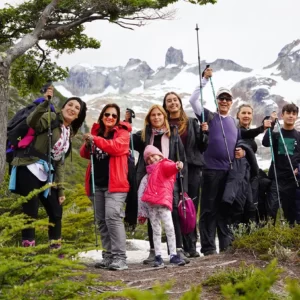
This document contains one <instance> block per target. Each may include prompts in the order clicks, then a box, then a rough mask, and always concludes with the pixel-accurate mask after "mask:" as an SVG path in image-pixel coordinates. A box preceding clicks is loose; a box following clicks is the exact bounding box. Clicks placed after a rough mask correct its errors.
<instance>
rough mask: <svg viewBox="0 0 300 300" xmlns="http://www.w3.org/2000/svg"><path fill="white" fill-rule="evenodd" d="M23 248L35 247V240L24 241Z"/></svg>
mask: <svg viewBox="0 0 300 300" xmlns="http://www.w3.org/2000/svg"><path fill="white" fill-rule="evenodd" d="M22 246H23V247H34V246H35V240H33V241H28V240H23V241H22Z"/></svg>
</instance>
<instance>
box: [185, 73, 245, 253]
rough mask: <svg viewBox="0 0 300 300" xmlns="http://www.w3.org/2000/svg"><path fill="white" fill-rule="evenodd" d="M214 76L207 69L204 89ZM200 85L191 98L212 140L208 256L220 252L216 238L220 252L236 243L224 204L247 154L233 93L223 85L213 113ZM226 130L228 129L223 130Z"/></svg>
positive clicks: (206, 197)
mask: <svg viewBox="0 0 300 300" xmlns="http://www.w3.org/2000/svg"><path fill="white" fill-rule="evenodd" d="M211 76H212V69H210V68H209V69H206V70H205V72H204V77H203V80H202V88H203V87H204V86H205V85H206V84H207V82H208V81H209V78H210V77H211ZM199 96H200V87H199V86H198V87H197V88H196V89H195V91H194V92H193V94H192V95H191V98H190V104H191V106H192V108H193V111H194V113H195V114H196V116H197V118H198V119H199V121H200V122H201V120H202V117H201V115H202V113H204V118H205V121H206V122H208V124H209V143H208V147H207V149H206V151H205V152H204V161H205V167H204V170H203V188H202V197H201V202H200V212H201V214H200V222H199V230H200V238H201V252H202V253H203V254H204V255H205V256H206V255H212V254H216V244H215V237H216V232H217V234H218V238H219V246H220V251H225V250H226V249H227V248H228V246H230V244H231V242H232V235H231V231H230V229H229V227H228V220H227V219H228V209H227V208H226V207H224V206H223V205H222V203H221V201H222V196H223V192H224V189H225V184H226V179H227V175H228V171H229V170H230V168H231V165H232V161H233V159H234V158H241V157H243V156H244V155H245V153H244V150H243V149H241V148H236V143H237V140H238V129H237V126H236V122H235V120H234V118H233V117H231V116H230V115H229V110H230V107H231V105H232V93H231V91H230V90H229V89H227V88H220V89H219V90H218V92H217V94H216V98H217V102H218V112H211V111H209V110H208V109H206V108H203V107H202V106H201V102H200V101H199ZM223 129H224V130H223Z"/></svg>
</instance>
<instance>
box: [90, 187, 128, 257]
mask: <svg viewBox="0 0 300 300" xmlns="http://www.w3.org/2000/svg"><path fill="white" fill-rule="evenodd" d="M95 190H96V191H95V202H96V203H95V204H94V209H95V212H96V221H97V223H98V226H99V231H100V236H101V243H102V248H103V249H105V253H106V254H107V255H109V254H111V255H112V257H113V258H119V259H123V260H126V233H125V227H124V223H123V218H124V217H125V209H124V207H125V200H126V196H127V193H110V192H109V191H108V189H107V188H99V187H97V186H96V187H95ZM90 198H91V200H92V202H93V199H94V198H93V197H90Z"/></svg>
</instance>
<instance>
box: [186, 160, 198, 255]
mask: <svg viewBox="0 0 300 300" xmlns="http://www.w3.org/2000/svg"><path fill="white" fill-rule="evenodd" d="M188 172H189V173H188V178H189V185H188V191H187V193H188V195H189V197H190V198H191V199H192V200H193V202H194V206H195V210H196V213H197V214H198V211H199V200H200V187H201V180H202V179H201V176H202V171H201V168H200V167H198V166H194V165H190V164H189V165H188ZM197 238H198V234H197V226H195V230H194V231H193V232H191V233H189V234H185V235H183V236H182V239H183V249H184V251H186V252H189V253H193V252H195V251H196V243H197Z"/></svg>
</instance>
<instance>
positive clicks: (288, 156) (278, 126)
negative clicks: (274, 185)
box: [275, 120, 299, 187]
mask: <svg viewBox="0 0 300 300" xmlns="http://www.w3.org/2000/svg"><path fill="white" fill-rule="evenodd" d="M275 123H276V124H277V128H278V132H279V135H280V138H281V141H282V144H283V147H284V150H285V155H286V156H287V158H288V161H289V164H290V167H291V170H292V173H293V176H294V179H295V182H296V185H297V187H299V183H298V180H297V177H296V175H295V173H294V169H293V164H292V161H291V158H290V155H289V151H288V149H287V146H286V143H285V140H284V138H283V135H282V131H281V128H280V124H279V122H278V120H275Z"/></svg>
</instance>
